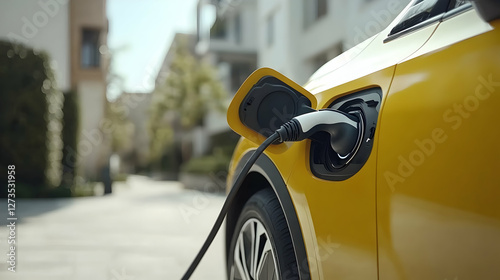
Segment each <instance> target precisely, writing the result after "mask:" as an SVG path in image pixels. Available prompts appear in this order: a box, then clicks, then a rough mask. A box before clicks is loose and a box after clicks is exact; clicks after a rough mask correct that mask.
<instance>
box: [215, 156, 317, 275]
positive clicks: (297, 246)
mask: <svg viewBox="0 0 500 280" xmlns="http://www.w3.org/2000/svg"><path fill="white" fill-rule="evenodd" d="M252 153H253V151H250V152H247V153H246V154H245V155H243V157H242V158H241V159H240V160H239V162H238V164H237V166H236V168H235V174H238V173H239V172H240V171H241V169H242V168H243V165H244V164H245V163H246V161H247V160H248V158H250V156H251V155H252ZM234 178H236V176H235V177H234ZM233 182H234V181H233ZM233 182H232V183H233ZM265 188H270V189H273V191H274V194H275V195H276V197H277V198H278V200H279V202H280V204H281V208H282V209H283V213H284V214H285V219H286V221H287V224H288V228H289V230H290V235H291V238H292V243H293V247H294V251H295V257H296V259H297V264H298V266H299V274H300V279H310V274H309V262H308V260H307V254H306V249H305V245H304V239H303V236H302V230H301V227H300V223H299V220H298V217H297V213H296V211H295V207H294V205H293V202H292V199H291V197H290V194H289V192H288V189H287V187H286V184H285V181H284V180H283V178H282V176H281V174H280V172H279V171H278V168H277V167H276V166H275V165H274V163H273V162H272V160H271V159H270V158H269V157H268V156H267V155H266V154H262V155H261V156H260V157H259V158H258V159H257V161H256V162H255V164H254V165H253V166H252V168H251V169H250V172H249V173H248V174H247V175H246V177H245V180H244V181H243V184H242V186H241V187H240V189H239V191H238V193H237V194H236V197H235V198H234V201H233V203H232V206H231V208H230V209H229V211H228V214H227V218H226V228H225V234H226V238H225V239H226V240H225V245H226V259H227V256H228V255H229V254H228V253H229V247H230V243H231V238H232V236H233V234H234V228H235V226H236V222H237V220H238V217H239V215H240V213H241V210H242V209H243V206H244V205H245V203H246V201H247V200H248V199H249V198H250V197H251V196H252V195H253V194H255V193H257V192H258V191H260V190H262V189H265Z"/></svg>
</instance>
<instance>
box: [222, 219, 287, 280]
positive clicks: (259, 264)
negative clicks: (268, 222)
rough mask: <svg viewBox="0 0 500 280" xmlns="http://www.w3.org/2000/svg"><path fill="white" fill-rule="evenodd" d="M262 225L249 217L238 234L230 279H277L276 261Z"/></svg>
mask: <svg viewBox="0 0 500 280" xmlns="http://www.w3.org/2000/svg"><path fill="white" fill-rule="evenodd" d="M275 255H276V254H275V253H274V251H273V248H272V245H271V240H270V239H269V234H268V233H267V231H266V228H265V227H264V225H263V224H262V223H261V222H260V221H259V220H257V219H255V218H251V219H249V220H247V221H246V222H245V224H244V225H243V227H241V230H240V232H239V234H238V239H237V241H236V244H235V248H234V259H233V265H232V267H231V277H230V278H231V279H241V280H266V279H278V268H277V266H276V264H277V261H276V258H275Z"/></svg>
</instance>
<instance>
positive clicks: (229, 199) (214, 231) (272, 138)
mask: <svg viewBox="0 0 500 280" xmlns="http://www.w3.org/2000/svg"><path fill="white" fill-rule="evenodd" d="M277 140H280V135H279V134H278V133H277V132H275V133H273V134H272V135H271V136H269V137H268V138H267V139H266V140H265V141H264V142H263V143H262V144H260V146H259V147H258V148H257V150H255V152H254V153H253V154H252V156H251V157H250V158H249V159H248V161H247V162H246V163H245V165H244V166H243V168H242V169H241V171H240V174H238V177H237V178H236V181H235V182H234V185H233V187H232V188H231V190H230V191H229V194H228V195H227V198H226V201H224V205H222V209H221V210H220V213H219V216H218V217H217V220H216V221H215V224H214V226H213V227H212V230H211V231H210V233H209V234H208V236H207V239H206V240H205V243H203V246H202V247H201V249H200V251H199V252H198V255H196V257H195V258H194V260H193V262H192V263H191V265H190V266H189V268H188V270H187V271H186V273H184V276H182V278H181V279H182V280H188V279H189V277H191V274H193V272H194V270H195V269H196V267H197V266H198V264H199V263H200V261H201V259H202V258H203V256H204V255H205V253H206V252H207V250H208V247H210V244H212V241H213V240H214V238H215V236H216V235H217V232H218V231H219V229H220V226H221V225H222V222H223V221H224V217H225V216H226V214H227V211H228V210H229V208H230V206H231V204H232V203H233V200H234V197H235V196H236V194H237V193H238V190H239V188H240V186H241V184H242V183H243V180H244V179H245V175H246V174H247V173H248V171H250V168H252V165H253V164H254V163H255V161H257V159H258V158H259V156H260V155H261V154H262V153H263V152H264V150H265V149H266V148H267V147H269V145H271V144H272V143H274V142H275V141H277Z"/></svg>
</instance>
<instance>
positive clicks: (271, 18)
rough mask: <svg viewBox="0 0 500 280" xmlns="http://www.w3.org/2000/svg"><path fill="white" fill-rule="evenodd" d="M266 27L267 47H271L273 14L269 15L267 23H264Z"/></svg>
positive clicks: (272, 41)
mask: <svg viewBox="0 0 500 280" xmlns="http://www.w3.org/2000/svg"><path fill="white" fill-rule="evenodd" d="M266 26H267V45H268V46H272V45H273V43H274V36H275V34H274V28H275V26H274V14H271V15H270V16H269V17H268V18H267V23H266Z"/></svg>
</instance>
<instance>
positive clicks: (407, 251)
mask: <svg viewBox="0 0 500 280" xmlns="http://www.w3.org/2000/svg"><path fill="white" fill-rule="evenodd" d="M451 2H452V3H450V5H451V6H450V7H451V9H450V10H449V11H448V12H447V13H446V14H444V15H443V16H442V17H441V19H440V20H439V21H440V24H439V26H438V27H437V29H436V30H435V32H434V33H433V35H432V37H431V38H430V39H429V41H428V42H427V43H426V44H425V45H424V46H423V47H422V48H421V49H419V51H417V52H416V53H415V54H413V55H412V56H410V57H408V58H406V59H404V60H403V61H401V62H400V63H398V65H397V66H396V71H395V76H394V80H393V82H392V85H391V89H390V91H389V94H388V96H387V99H386V103H385V104H384V109H383V111H382V116H381V120H380V122H381V125H380V138H379V149H378V162H377V226H378V230H377V232H378V250H379V275H380V279H384V280H385V279H419V280H420V279H450V280H451V279H498V277H500V265H499V262H498V261H499V260H500V238H499V237H500V181H499V179H498V178H497V174H498V172H499V167H500V149H499V148H498V139H500V131H499V130H498V129H497V127H498V123H497V122H498V121H499V120H500V116H499V106H500V31H499V29H500V22H499V21H498V20H496V21H492V22H490V23H487V22H485V21H483V20H482V19H481V18H480V17H479V16H478V14H477V13H476V11H475V10H474V8H473V7H472V5H470V3H467V2H468V1H451ZM389 44H390V42H389Z"/></svg>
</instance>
